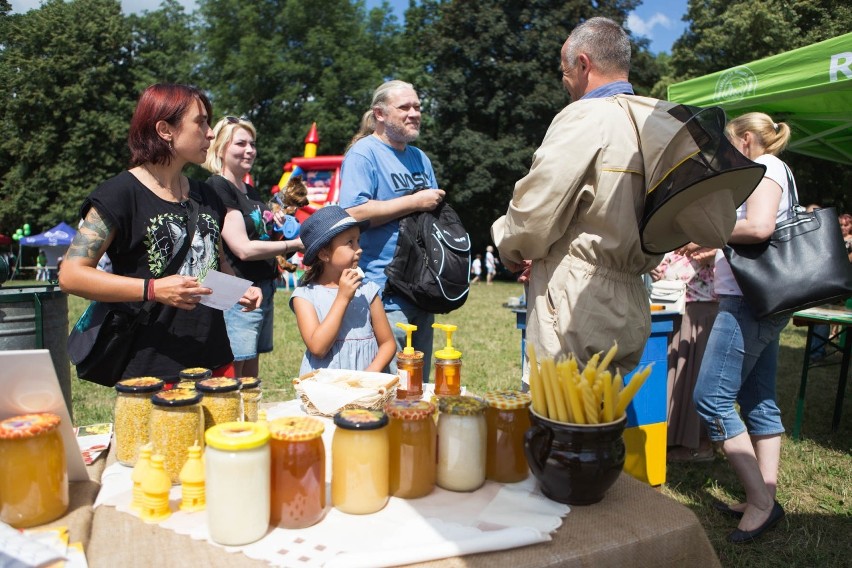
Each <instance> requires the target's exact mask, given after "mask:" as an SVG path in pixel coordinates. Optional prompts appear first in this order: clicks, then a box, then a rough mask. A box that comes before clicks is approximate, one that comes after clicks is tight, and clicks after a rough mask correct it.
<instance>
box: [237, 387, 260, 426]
mask: <svg viewBox="0 0 852 568" xmlns="http://www.w3.org/2000/svg"><path fill="white" fill-rule="evenodd" d="M261 396H262V393H261V392H260V379H258V378H257V377H241V378H240V398H242V400H243V420H245V421H246V422H257V407H258V405H259V404H260V398H261Z"/></svg>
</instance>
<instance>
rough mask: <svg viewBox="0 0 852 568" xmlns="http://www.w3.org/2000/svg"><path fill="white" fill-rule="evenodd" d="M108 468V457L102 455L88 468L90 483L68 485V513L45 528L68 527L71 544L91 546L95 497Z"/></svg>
mask: <svg viewBox="0 0 852 568" xmlns="http://www.w3.org/2000/svg"><path fill="white" fill-rule="evenodd" d="M105 466H106V455H101V457H100V458H98V459H97V460H95V462H94V463H93V464H92V465H89V466H86V473H88V474H89V480H88V481H72V482H70V483H69V484H68V511H66V512H65V514H64V515H63V516H62V517H60V518H58V519H56V520H55V521H53V522H51V523H46V524H45V525H43V526H44V527H68V536H69V539H70V540H69V542H82V543H83V549H84V550H85V549H86V548H88V546H89V536H90V535H91V533H92V520H93V518H94V514H95V512H94V509H92V505H93V504H94V503H95V497H97V495H98V491H99V490H100V488H101V473H103V471H104V467H105Z"/></svg>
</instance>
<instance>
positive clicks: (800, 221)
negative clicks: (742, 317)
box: [723, 170, 852, 319]
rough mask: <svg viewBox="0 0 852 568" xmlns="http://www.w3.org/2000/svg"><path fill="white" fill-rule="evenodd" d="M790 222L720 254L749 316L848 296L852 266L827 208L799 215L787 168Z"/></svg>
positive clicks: (851, 288) (787, 311) (837, 225)
mask: <svg viewBox="0 0 852 568" xmlns="http://www.w3.org/2000/svg"><path fill="white" fill-rule="evenodd" d="M787 180H788V184H789V185H788V187H789V188H790V190H789V192H788V193H789V195H790V209H791V211H792V212H793V216H792V218H791V219H788V220H787V221H783V222H781V223H778V224H777V225H776V226H775V232H773V233H772V236H771V237H770V238H769V240H768V241H765V242H762V243H757V244H750V245H728V246H726V247H725V248H724V249H723V251H724V254H725V258H727V259H728V263H729V264H730V265H731V272H733V274H734V278H735V279H736V281H737V284H738V285H739V287H740V290H742V293H743V297H744V298H745V300H746V302H747V303H748V305H749V308H751V311H752V313H753V314H754V317H756V318H757V319H762V318H765V317H769V316H775V315H785V314H790V313H792V312H795V311H797V310H803V309H805V308H810V307H813V306H818V305H820V304H825V303H829V302H833V301H836V300H842V299H844V298H847V297H848V296H850V295H852V263H850V262H849V258H848V256H847V253H846V247H845V246H844V242H843V234H842V232H841V231H840V222H839V221H838V218H837V211H836V210H835V209H834V208H833V207H829V208H826V209H817V210H815V211H813V212H811V213H806V212H804V211H801V208H800V207H799V203H798V198H797V197H795V193H796V192H795V186H794V184H793V180H792V176H791V175H790V172H789V170H788V171H787Z"/></svg>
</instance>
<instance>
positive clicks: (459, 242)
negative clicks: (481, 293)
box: [385, 201, 470, 314]
mask: <svg viewBox="0 0 852 568" xmlns="http://www.w3.org/2000/svg"><path fill="white" fill-rule="evenodd" d="M385 275H387V277H388V280H387V284H386V285H385V294H390V295H394V294H395V295H398V296H401V297H403V298H405V299H406V300H408V301H409V302H411V303H412V304H414V305H415V306H417V307H418V308H420V309H421V310H425V311H427V312H430V313H433V314H446V313H448V312H451V311H452V310H455V309H457V308H460V307H461V306H462V305H463V304H464V303H465V301H466V300H467V293H468V291H469V290H470V236H469V235H468V234H467V231H465V228H464V225H462V222H461V220H460V219H459V216H458V215H457V214H456V212H455V211H454V210H453V208H452V207H450V206H449V205H448V204H447V203H446V202H444V201H442V202H441V203H440V204H439V205H438V207H436V208H435V210H434V211H421V212H418V213H412V214H411V215H407V216H405V217H403V218H402V219H400V220H399V238H398V239H397V243H396V250H395V251H394V256H393V260H391V262H390V264H388V265H387V267H386V268H385Z"/></svg>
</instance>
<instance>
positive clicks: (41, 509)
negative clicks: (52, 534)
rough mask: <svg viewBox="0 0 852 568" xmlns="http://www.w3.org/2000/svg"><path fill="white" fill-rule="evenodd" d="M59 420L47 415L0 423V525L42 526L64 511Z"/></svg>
mask: <svg viewBox="0 0 852 568" xmlns="http://www.w3.org/2000/svg"><path fill="white" fill-rule="evenodd" d="M59 424H60V418H59V417H58V416H57V415H55V414H51V413H48V412H45V413H40V414H23V415H21V416H14V417H12V418H7V419H5V420H3V421H2V422H0V521H3V522H4V523H7V524H9V525H12V526H13V527H15V528H19V529H20V528H26V527H33V526H37V525H41V524H44V523H48V522H50V521H53V520H55V519H58V518H59V517H61V516H62V515H63V514H64V513H65V511H66V510H67V509H68V467H67V464H66V461H65V445H64V443H63V441H62V436H61V434H60V432H59Z"/></svg>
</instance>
